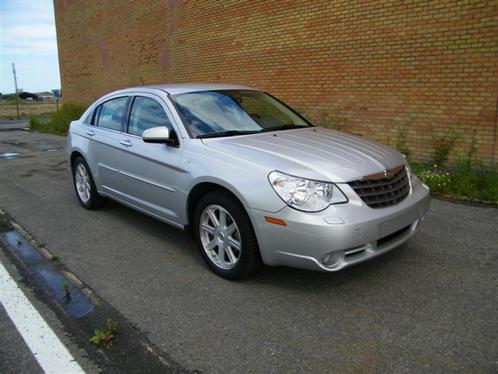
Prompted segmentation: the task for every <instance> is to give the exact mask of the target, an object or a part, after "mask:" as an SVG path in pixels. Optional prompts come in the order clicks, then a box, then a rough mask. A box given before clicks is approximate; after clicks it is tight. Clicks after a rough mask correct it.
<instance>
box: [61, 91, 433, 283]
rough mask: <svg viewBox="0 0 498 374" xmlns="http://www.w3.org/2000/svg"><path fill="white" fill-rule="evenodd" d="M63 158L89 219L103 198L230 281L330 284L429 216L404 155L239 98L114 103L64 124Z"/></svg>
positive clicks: (254, 94) (204, 95) (129, 97)
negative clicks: (311, 279)
mask: <svg viewBox="0 0 498 374" xmlns="http://www.w3.org/2000/svg"><path fill="white" fill-rule="evenodd" d="M67 152H68V156H69V159H70V162H71V166H72V171H73V180H74V186H75V190H76V196H77V197H78V199H79V201H80V203H81V205H83V207H85V208H87V209H94V208H97V207H98V206H100V205H101V203H102V202H103V199H104V197H107V198H111V199H114V200H116V201H118V202H120V203H122V204H125V205H127V206H129V207H131V208H133V209H136V210H138V211H140V212H143V213H145V214H148V215H150V216H152V217H155V218H157V219H159V220H162V221H164V222H166V223H168V224H171V225H173V226H176V227H178V228H180V229H185V230H190V231H191V232H192V233H193V235H194V237H195V239H196V241H197V245H198V247H199V250H200V253H201V254H202V256H203V258H204V259H205V261H206V263H207V264H208V265H209V266H210V268H211V269H212V270H213V271H214V272H215V273H216V274H218V275H220V276H222V277H225V278H229V279H235V278H240V277H243V276H246V275H248V274H250V273H252V272H253V271H255V270H256V269H257V268H258V266H259V265H260V264H262V263H264V264H266V265H287V266H293V267H298V268H304V269H312V270H320V271H337V270H340V269H343V268H345V267H347V266H350V265H354V264H357V263H360V262H363V261H365V260H368V259H371V258H373V257H375V256H378V255H380V254H382V253H385V252H387V251H389V250H391V249H393V248H395V247H397V246H399V245H400V244H401V243H403V242H404V241H405V240H407V239H408V238H409V237H410V236H412V235H413V234H414V233H415V232H416V230H417V229H418V227H419V225H420V223H421V221H422V219H423V217H424V214H425V213H426V212H427V210H428V207H429V203H430V193H429V189H428V188H427V186H425V185H424V184H423V183H421V182H420V181H419V180H418V179H417V178H416V177H415V176H414V175H413V174H412V173H411V171H410V168H409V166H408V164H407V163H406V160H405V158H404V156H403V155H402V154H400V153H399V152H398V151H396V150H394V149H391V148H388V147H386V146H383V145H380V144H376V143H373V142H371V141H368V140H365V139H363V138H361V137H356V136H352V135H348V134H344V133H340V132H337V131H331V130H327V129H324V128H321V127H319V126H316V125H314V124H312V123H310V122H309V121H308V120H306V119H305V118H304V117H303V116H302V115H300V114H299V113H297V112H296V111H295V110H293V109H292V108H290V107H289V106H287V105H286V104H284V103H283V102H281V101H280V100H278V99H276V98H275V97H273V96H271V95H270V94H268V93H265V92H262V91H259V90H256V89H252V88H249V87H244V86H238V85H225V84H181V85H158V86H146V87H136V88H130V89H125V90H120V91H116V92H112V93H110V94H108V95H105V96H104V97H102V98H100V99H98V100H97V101H95V102H94V103H93V104H92V105H90V107H89V108H88V109H87V110H86V111H85V113H84V114H83V116H82V117H81V118H80V119H79V120H77V121H73V122H72V123H71V126H70V130H69V136H68V139H67Z"/></svg>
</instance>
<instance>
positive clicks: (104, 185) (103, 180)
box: [85, 96, 129, 196]
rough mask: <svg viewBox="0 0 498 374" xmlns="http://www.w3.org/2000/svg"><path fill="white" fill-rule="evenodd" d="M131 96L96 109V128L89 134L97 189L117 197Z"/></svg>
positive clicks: (86, 131) (101, 105)
mask: <svg viewBox="0 0 498 374" xmlns="http://www.w3.org/2000/svg"><path fill="white" fill-rule="evenodd" d="M128 99H129V96H121V97H116V98H112V99H109V100H107V101H105V102H104V103H102V104H100V105H99V106H98V107H97V108H96V112H95V115H94V119H93V125H91V126H90V125H87V126H86V129H85V134H86V136H88V138H89V139H90V142H89V150H88V153H87V154H88V155H90V157H89V158H90V160H89V162H90V163H91V165H90V167H91V168H92V173H93V175H94V179H95V183H96V187H97V190H99V191H101V192H105V193H108V194H110V195H115V196H116V195H117V193H118V191H119V189H120V183H121V178H120V174H119V168H118V148H119V142H120V140H121V139H122V135H123V131H124V128H125V126H124V122H125V118H126V109H127V103H128Z"/></svg>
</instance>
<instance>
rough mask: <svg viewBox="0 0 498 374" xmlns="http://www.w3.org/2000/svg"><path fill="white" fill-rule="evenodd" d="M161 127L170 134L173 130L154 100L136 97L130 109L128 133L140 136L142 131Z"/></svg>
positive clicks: (160, 107)
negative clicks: (165, 128) (166, 129)
mask: <svg viewBox="0 0 498 374" xmlns="http://www.w3.org/2000/svg"><path fill="white" fill-rule="evenodd" d="M162 126H164V127H167V128H168V129H169V131H170V133H171V132H172V130H173V127H172V126H171V122H170V120H169V119H168V116H167V115H166V113H165V111H164V109H163V108H162V106H161V105H160V104H159V103H158V102H157V101H156V100H154V99H150V98H148V97H141V96H137V97H136V98H135V101H133V106H132V108H131V113H130V123H129V125H128V132H129V133H130V134H132V135H138V136H142V133H143V132H144V130H147V129H150V128H152V127H162Z"/></svg>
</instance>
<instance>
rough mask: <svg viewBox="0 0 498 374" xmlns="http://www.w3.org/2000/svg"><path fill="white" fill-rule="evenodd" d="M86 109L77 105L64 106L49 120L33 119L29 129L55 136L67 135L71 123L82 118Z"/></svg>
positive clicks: (30, 120) (30, 121)
mask: <svg viewBox="0 0 498 374" xmlns="http://www.w3.org/2000/svg"><path fill="white" fill-rule="evenodd" d="M84 111H85V108H84V107H83V106H82V105H79V104H75V103H67V104H64V105H62V107H61V109H60V110H59V111H58V112H54V113H52V114H51V115H50V117H49V118H48V119H44V118H42V117H31V118H30V119H29V128H30V129H31V130H33V131H40V132H46V133H49V134H55V135H66V134H67V130H68V129H69V125H70V124H71V121H74V120H76V119H78V118H80V117H81V115H82V114H83V112H84Z"/></svg>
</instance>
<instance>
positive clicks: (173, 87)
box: [106, 83, 256, 96]
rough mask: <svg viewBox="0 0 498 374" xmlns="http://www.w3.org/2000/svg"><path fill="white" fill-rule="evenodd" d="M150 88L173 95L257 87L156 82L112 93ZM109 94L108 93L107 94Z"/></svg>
mask: <svg viewBox="0 0 498 374" xmlns="http://www.w3.org/2000/svg"><path fill="white" fill-rule="evenodd" d="M148 90H161V91H164V92H166V93H168V94H171V95H176V94H181V93H187V92H199V91H213V90H256V89H255V88H251V87H247V86H242V85H238V84H225V83H174V84H155V85H147V86H137V87H130V88H126V89H123V90H119V91H114V92H112V93H110V94H116V93H125V92H126V93H129V92H134V91H142V92H143V91H148ZM106 96H107V95H106Z"/></svg>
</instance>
